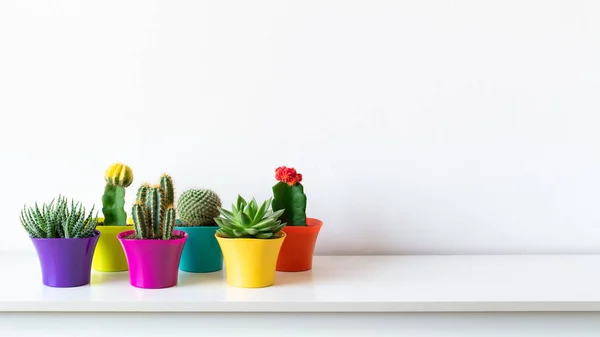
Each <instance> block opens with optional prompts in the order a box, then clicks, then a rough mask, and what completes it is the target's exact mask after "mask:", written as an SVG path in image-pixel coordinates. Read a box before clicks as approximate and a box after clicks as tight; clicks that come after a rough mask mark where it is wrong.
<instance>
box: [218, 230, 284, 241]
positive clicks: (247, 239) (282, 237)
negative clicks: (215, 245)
mask: <svg viewBox="0 0 600 337" xmlns="http://www.w3.org/2000/svg"><path fill="white" fill-rule="evenodd" d="M279 233H281V235H280V236H279V237H278V238H275V239H257V238H224V237H222V236H219V233H215V238H217V239H219V240H226V241H232V240H235V241H277V240H283V239H285V237H286V236H287V234H286V233H285V232H284V231H281V232H279Z"/></svg>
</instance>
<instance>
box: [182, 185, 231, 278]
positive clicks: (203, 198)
mask: <svg viewBox="0 0 600 337" xmlns="http://www.w3.org/2000/svg"><path fill="white" fill-rule="evenodd" d="M219 207H221V198H219V196H218V195H217V193H215V192H213V191H211V190H208V189H189V190H186V191H185V192H183V193H182V194H181V196H180V197H179V199H177V212H178V213H179V220H180V222H179V223H178V226H177V227H175V229H176V230H180V231H183V232H186V233H187V235H188V238H187V241H186V242H185V245H184V246H183V253H182V254H181V262H180V263H179V269H180V270H183V271H186V272H190V273H210V272H215V271H219V270H221V269H223V254H222V253H221V248H220V247H219V243H218V242H217V239H215V232H216V231H217V229H218V228H219V227H218V226H217V223H216V222H215V220H214V218H216V217H218V216H219Z"/></svg>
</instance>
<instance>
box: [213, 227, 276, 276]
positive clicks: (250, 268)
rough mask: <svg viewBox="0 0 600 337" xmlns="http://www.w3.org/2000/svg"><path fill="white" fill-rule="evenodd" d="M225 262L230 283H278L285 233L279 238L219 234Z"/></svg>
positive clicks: (216, 235) (218, 238)
mask: <svg viewBox="0 0 600 337" xmlns="http://www.w3.org/2000/svg"><path fill="white" fill-rule="evenodd" d="M215 237H216V238H217V241H218V242H219V246H221V251H222V252H223V262H224V264H225V275H226V276H227V283H228V284H229V285H232V286H234V287H240V288H262V287H268V286H271V285H273V284H274V283H275V267H276V266H277V257H278V256H279V250H280V249H281V244H282V243H283V240H284V239H285V233H283V232H281V236H280V237H279V238H277V239H246V238H243V239H230V238H223V237H220V236H219V235H218V234H215Z"/></svg>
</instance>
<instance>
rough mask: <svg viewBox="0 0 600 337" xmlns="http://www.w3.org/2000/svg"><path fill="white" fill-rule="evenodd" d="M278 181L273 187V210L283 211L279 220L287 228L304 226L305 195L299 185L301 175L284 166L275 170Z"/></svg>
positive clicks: (302, 187)
mask: <svg viewBox="0 0 600 337" xmlns="http://www.w3.org/2000/svg"><path fill="white" fill-rule="evenodd" d="M275 178H276V179H277V180H279V182H278V183H277V184H275V186H273V210H275V211H277V210H284V212H283V214H282V215H281V220H282V221H284V222H286V223H287V225H288V226H306V194H304V186H302V184H301V183H300V182H301V181H302V175H301V174H298V173H296V170H295V169H293V168H287V167H285V166H282V167H279V168H277V170H275Z"/></svg>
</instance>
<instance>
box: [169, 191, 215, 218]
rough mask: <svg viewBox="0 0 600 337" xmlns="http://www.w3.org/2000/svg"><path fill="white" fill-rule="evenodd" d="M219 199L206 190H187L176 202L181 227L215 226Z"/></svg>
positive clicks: (213, 193)
mask: <svg viewBox="0 0 600 337" xmlns="http://www.w3.org/2000/svg"><path fill="white" fill-rule="evenodd" d="M219 207H221V198H219V195H217V193H215V192H213V191H211V190H208V189H189V190H187V191H185V192H183V193H182V194H181V196H180V197H179V199H178V200H177V211H178V212H179V218H180V219H181V221H182V222H183V223H182V224H181V225H182V226H216V223H215V220H214V218H216V217H218V216H219Z"/></svg>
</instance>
